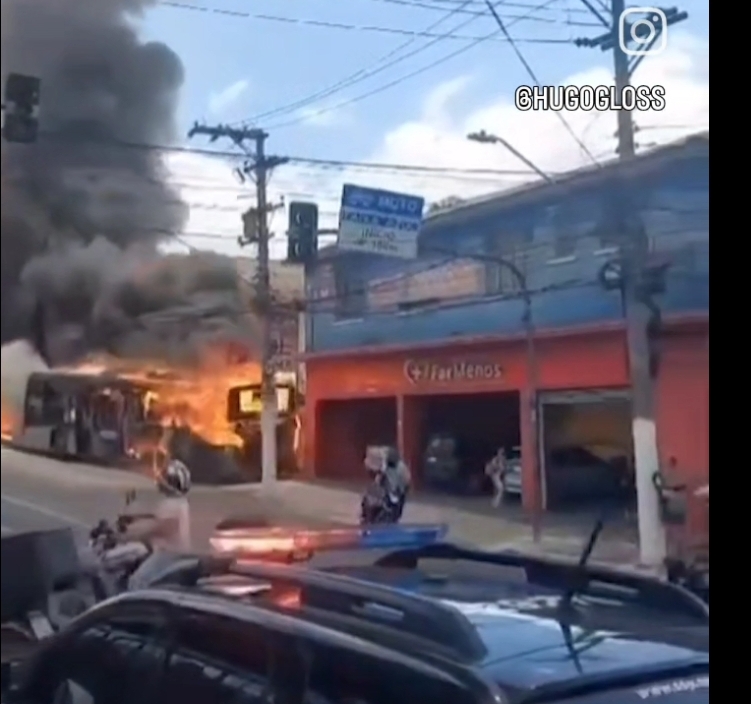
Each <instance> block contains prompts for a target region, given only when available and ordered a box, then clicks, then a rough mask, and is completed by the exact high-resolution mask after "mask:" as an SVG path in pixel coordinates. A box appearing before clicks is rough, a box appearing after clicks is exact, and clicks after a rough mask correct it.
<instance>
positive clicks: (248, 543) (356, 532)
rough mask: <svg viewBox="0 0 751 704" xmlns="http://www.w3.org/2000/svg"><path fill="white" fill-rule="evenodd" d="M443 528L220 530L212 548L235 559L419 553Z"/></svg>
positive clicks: (211, 542) (287, 558)
mask: <svg viewBox="0 0 751 704" xmlns="http://www.w3.org/2000/svg"><path fill="white" fill-rule="evenodd" d="M447 533H448V526H446V525H439V524H435V525H431V524H427V525H397V526H371V527H367V528H332V529H328V530H297V529H294V528H237V529H230V530H219V531H217V532H216V533H214V535H213V536H212V537H211V538H210V540H209V543H210V544H211V547H212V548H213V549H214V550H215V551H216V552H218V553H220V554H222V555H233V556H235V557H237V558H238V559H246V560H247V559H250V560H252V559H258V560H260V559H270V560H273V559H284V560H290V561H294V560H306V559H310V558H311V557H312V556H313V555H314V554H315V553H317V552H322V551H324V550H389V549H398V548H401V549H408V548H413V549H418V548H422V547H427V546H428V545H432V544H433V543H437V542H439V541H440V540H441V539H442V538H444V537H445V535H446V534H447Z"/></svg>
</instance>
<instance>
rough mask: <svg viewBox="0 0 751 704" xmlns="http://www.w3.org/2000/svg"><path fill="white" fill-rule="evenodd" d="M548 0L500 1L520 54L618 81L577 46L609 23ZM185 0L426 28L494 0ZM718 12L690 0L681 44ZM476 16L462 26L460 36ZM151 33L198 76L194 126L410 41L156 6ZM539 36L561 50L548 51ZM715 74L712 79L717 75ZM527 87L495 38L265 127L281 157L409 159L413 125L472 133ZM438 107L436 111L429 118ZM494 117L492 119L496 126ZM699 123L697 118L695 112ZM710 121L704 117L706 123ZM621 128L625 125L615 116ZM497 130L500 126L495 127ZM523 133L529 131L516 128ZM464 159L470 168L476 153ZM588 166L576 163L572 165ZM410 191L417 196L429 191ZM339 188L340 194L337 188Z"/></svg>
mask: <svg viewBox="0 0 751 704" xmlns="http://www.w3.org/2000/svg"><path fill="white" fill-rule="evenodd" d="M542 2H544V0H508V2H507V3H504V4H501V5H500V6H498V11H499V13H500V14H501V16H502V17H503V18H504V19H505V20H506V21H507V23H508V26H509V31H510V32H511V34H512V36H513V37H514V38H515V39H517V40H518V41H519V47H520V48H521V49H522V51H523V52H524V55H525V58H526V59H527V60H528V62H529V63H530V64H531V65H532V67H533V68H534V70H535V71H536V73H537V75H538V76H539V78H540V80H541V81H542V82H543V83H546V84H548V83H549V84H556V83H561V82H565V81H566V79H567V78H569V77H572V76H584V75H590V74H592V73H593V71H594V72H595V73H597V69H598V68H599V69H600V71H599V73H601V74H602V75H603V76H605V77H606V79H607V77H608V76H609V74H610V73H611V69H610V62H611V58H610V56H609V55H607V54H603V53H602V52H600V51H599V50H594V49H583V48H577V47H575V46H574V45H573V44H571V43H569V40H571V39H573V38H576V37H582V36H589V37H592V36H596V35H597V34H599V33H600V29H599V27H597V26H579V25H578V24H575V23H586V24H592V25H595V23H596V21H595V20H594V18H593V17H592V16H591V15H589V14H588V13H587V12H586V9H585V7H584V4H583V3H581V2H580V1H579V0H551V2H550V4H549V5H548V7H547V8H546V9H545V10H538V11H534V12H531V10H532V8H534V7H536V6H538V5H540V4H542ZM177 4H181V3H180V2H177ZM182 4H184V5H187V6H191V5H192V6H193V7H198V8H203V10H206V9H209V10H210V9H214V10H224V11H230V12H237V13H243V12H246V13H251V14H257V15H270V16H275V17H282V18H293V19H299V20H314V21H321V22H332V23H342V24H346V25H354V26H358V27H364V26H373V27H379V28H395V29H404V30H408V31H418V32H419V31H424V30H426V29H427V28H428V27H429V26H430V25H432V24H434V23H436V22H438V21H439V20H441V19H442V18H445V17H447V16H448V13H449V12H450V11H451V10H457V9H462V7H463V9H464V10H465V11H467V10H469V11H470V12H472V11H474V12H477V11H481V12H484V10H485V7H484V5H483V3H482V0H472V2H470V3H469V4H467V5H464V3H463V0H347V1H346V2H343V1H342V0H183V3H182ZM595 4H597V2H595ZM708 4H709V3H708V0H684V2H682V3H681V5H680V7H681V8H682V9H685V10H686V11H688V12H689V19H688V20H687V21H685V22H682V23H681V24H680V25H679V26H678V27H676V28H674V29H673V28H671V33H670V35H669V42H672V40H673V39H674V38H676V37H677V38H678V39H680V38H681V37H683V38H684V39H685V37H686V36H687V35H688V36H689V37H690V38H692V40H694V41H696V40H698V41H699V42H701V41H702V40H703V41H708ZM418 5H419V7H418ZM530 13H531V15H532V18H534V21H533V19H531V18H528V19H525V20H521V21H520V20H518V18H519V17H520V16H524V15H527V14H530ZM470 20H472V21H471V22H470ZM467 22H468V24H467V25H466V26H465V27H463V28H462V29H456V28H457V26H458V25H461V24H463V23H467ZM495 29H496V25H495V23H494V21H493V19H492V18H491V17H490V16H488V15H484V16H481V17H473V16H472V15H471V14H466V13H460V12H455V13H454V15H453V16H451V17H448V18H447V19H445V21H444V22H443V23H442V24H440V25H439V26H438V27H436V28H435V29H434V30H433V32H434V33H438V34H445V33H448V32H455V33H458V34H462V35H463V36H470V37H479V36H483V35H486V34H489V33H491V32H493V31H494V30H495ZM142 36H143V37H144V39H155V40H160V41H163V42H165V43H166V44H168V45H169V46H170V47H171V48H172V49H173V50H174V51H176V52H177V53H178V54H179V55H180V57H181V58H182V61H183V63H184V66H185V70H186V81H185V86H184V89H183V93H182V100H181V105H180V123H181V127H182V128H183V129H184V131H187V129H188V127H189V126H190V124H191V123H192V121H193V120H196V119H198V120H207V121H209V122H216V121H224V122H232V121H237V120H242V119H246V118H249V117H251V116H254V115H257V114H259V113H262V112H265V111H269V110H274V109H276V108H279V107H281V106H285V105H287V104H289V103H292V102H294V101H298V100H300V99H302V98H305V97H306V96H308V95H310V94H313V93H316V92H318V91H320V90H321V89H323V88H326V87H328V86H330V85H331V84H335V83H337V82H338V81H340V80H341V79H344V78H347V77H348V76H350V75H351V74H353V73H355V72H357V71H359V70H361V69H372V68H374V67H375V66H377V62H378V61H379V60H380V59H381V58H382V57H383V56H384V55H386V54H387V53H389V52H391V51H393V50H395V49H396V48H397V47H399V46H400V45H403V44H405V43H406V42H407V41H409V40H410V39H411V38H410V37H409V36H397V35H391V34H387V33H379V32H374V31H367V30H364V29H361V30H345V29H337V28H331V27H320V26H310V25H302V24H296V23H291V22H290V23H285V22H280V21H273V20H264V19H253V18H244V17H241V16H231V15H228V14H219V13H212V12H207V11H198V10H192V9H189V8H187V7H176V6H172V5H170V4H165V3H162V4H159V3H158V4H157V6H156V7H154V8H153V9H152V10H150V11H149V12H148V13H147V15H146V16H145V17H144V18H143V20H142ZM678 39H676V41H678ZM412 40H413V41H412V43H411V44H410V45H409V47H407V48H405V49H404V53H407V52H411V51H414V50H415V49H418V48H420V47H422V46H424V45H426V44H428V43H429V42H431V39H430V38H425V37H423V38H420V37H415V38H412ZM525 40H528V41H525ZM540 40H553V41H554V42H560V43H539V42H540ZM468 44H469V41H459V40H449V39H444V40H439V41H436V42H434V45H433V46H431V47H429V48H427V49H426V50H424V51H421V52H420V53H418V54H416V55H414V56H412V57H410V58H408V59H406V60H404V61H401V62H399V63H397V64H395V65H394V66H392V67H391V68H389V69H388V70H385V71H383V72H381V73H378V74H377V75H373V76H372V77H369V78H367V79H366V80H362V81H360V82H357V83H355V84H354V85H352V86H350V87H348V88H346V89H345V90H342V91H339V92H336V93H334V94H333V95H331V96H330V97H328V98H325V99H323V100H320V101H314V102H311V103H310V104H308V105H305V106H304V108H303V110H306V111H308V112H311V111H313V112H314V111H320V110H326V109H328V108H330V107H331V106H332V105H335V104H337V103H340V102H342V101H345V100H348V99H350V98H352V97H356V96H359V95H360V94H362V93H365V92H367V91H369V90H371V89H374V88H378V87H379V86H381V85H383V84H386V83H389V82H391V81H394V80H396V79H398V78H399V77H401V76H403V75H404V74H407V73H410V72H412V71H414V70H417V69H419V68H421V67H423V66H426V65H428V64H430V63H432V62H434V61H436V60H438V59H441V58H442V57H444V56H446V55H447V54H449V53H451V52H453V51H457V50H459V49H461V48H462V47H464V46H467V45H468ZM691 51H693V49H692V50H691ZM649 61H656V59H650V60H648V61H645V69H644V70H645V71H646V70H647V68H646V64H647V63H648V62H649ZM692 70H694V69H692ZM702 70H703V69H702ZM700 72H701V71H700ZM704 78H705V79H706V82H707V85H708V78H707V77H706V76H705V77H704ZM529 82H530V80H529V77H528V76H527V74H526V73H525V70H524V68H523V66H522V64H521V63H520V61H519V59H518V58H517V57H516V55H515V54H514V52H513V50H512V49H511V48H510V47H509V46H508V44H505V43H502V42H499V41H492V40H488V41H485V42H484V43H480V44H478V45H477V46H474V47H473V48H471V49H469V50H467V51H466V52H464V53H463V54H461V55H459V56H456V57H455V58H453V59H451V60H448V61H445V62H444V63H442V64H441V65H438V66H436V67H434V68H432V69H430V70H427V71H425V72H424V73H422V74H421V75H418V76H415V77H413V78H411V79H409V80H405V81H404V82H402V83H400V84H399V85H396V86H394V87H393V88H391V89H389V90H385V91H383V92H381V93H379V94H378V95H374V96H373V97H371V98H368V99H366V100H362V101H359V102H356V103H354V104H352V105H349V106H347V107H345V108H342V109H341V110H332V111H330V112H327V113H325V114H324V115H319V116H318V118H319V119H317V120H312V119H309V120H301V121H300V122H299V123H298V124H296V125H292V126H280V127H278V128H276V125H277V124H279V123H284V122H288V121H289V120H290V118H292V119H300V118H301V117H302V116H303V113H302V111H301V110H300V109H298V110H293V111H287V112H283V113H280V114H278V115H274V116H271V117H269V118H268V119H267V120H263V121H262V122H261V124H262V125H263V126H264V127H267V128H268V129H269V130H270V131H271V134H272V136H271V140H270V142H269V149H270V150H273V151H274V152H275V153H285V154H294V155H303V156H308V157H316V158H318V157H320V158H327V159H343V160H363V159H371V158H374V157H378V156H387V157H389V158H390V159H391V160H397V161H400V159H398V157H399V156H400V154H399V153H398V152H400V149H395V148H394V145H395V144H396V143H397V142H399V140H400V139H401V140H402V142H403V141H404V135H405V134H406V132H405V130H406V131H408V126H409V125H412V128H413V129H415V130H416V129H417V127H416V126H415V125H417V124H423V125H424V124H426V123H428V124H429V125H432V127H429V128H428V129H429V130H433V131H436V130H438V129H439V128H440V129H443V130H444V131H447V130H448V129H449V127H448V126H447V125H448V123H451V127H452V129H454V131H456V130H460V129H463V128H464V127H465V126H466V124H469V123H467V122H466V119H468V116H470V115H473V114H475V115H480V114H484V113H483V111H485V112H487V111H488V110H491V106H492V105H494V104H495V103H496V102H497V101H498V100H501V99H502V98H504V97H505V100H506V101H508V100H510V98H511V96H513V92H514V90H515V88H516V87H517V86H518V85H520V84H522V83H529ZM668 97H670V96H668ZM431 100H432V101H433V102H432V103H431ZM431 105H432V106H433V107H432V108H431ZM676 107H678V106H674V110H673V117H672V119H673V121H675V115H678V116H679V117H680V111H678V112H676V110H675V108H676ZM687 107H689V106H687ZM430 110H433V112H432V113H431V114H430V115H427V112H430ZM426 111H427V112H426ZM707 114H708V113H707ZM490 115H491V113H488V117H487V119H490V117H489V116H490ZM663 117H664V116H663ZM323 118H325V119H323ZM661 119H663V118H661ZM665 119H666V118H665ZM693 120H694V122H696V121H697V120H696V118H695V117H694V118H693ZM702 121H703V118H702V119H700V120H698V122H702ZM600 122H603V123H605V124H604V125H603V129H605V128H606V133H609V130H610V127H611V125H609V124H608V122H607V120H601V121H600ZM612 122H613V125H614V118H613V121H612ZM707 122H708V117H707ZM522 124H523V123H522ZM695 126H696V127H703V126H704V125H699V124H697V125H695ZM488 127H489V128H490V129H493V126H492V125H488ZM516 129H517V132H518V127H517V128H516ZM530 129H531V128H530ZM579 131H582V130H579ZM423 132H424V130H423ZM399 134H401V135H402V136H401V137H399V138H398V139H397V137H395V136H394V135H397V136H398V135H399ZM439 137H440V139H439ZM433 139H434V141H435V144H436V149H435V151H436V155H435V156H433V155H431V154H426V155H424V156H421V153H415V154H413V155H412V158H410V160H409V161H410V163H415V161H414V159H415V158H425V159H430V160H431V161H435V159H439V157H440V152H441V146H440V143H441V140H442V139H443V137H442V136H441V135H439V136H435V135H434V137H433ZM519 139H520V140H522V141H524V139H525V135H524V134H519ZM657 141H660V138H658V139H657ZM389 145H391V146H389ZM454 146H455V149H454V151H456V148H457V147H456V145H454ZM461 149H462V150H463V147H462V148H461ZM395 151H396V152H397V153H395ZM403 151H404V149H401V152H403ZM467 153H469V152H467ZM478 153H479V152H478ZM406 157H407V155H405V156H404V159H405V160H406ZM445 158H446V159H448V158H449V157H448V156H446V157H445ZM467 158H469V157H467ZM483 158H484V157H483ZM498 158H500V157H498ZM439 160H440V159H439ZM462 161H463V163H462V165H465V164H464V161H465V159H464V156H462ZM444 162H445V159H444ZM442 163H443V162H442ZM483 165H485V164H483ZM566 165H568V163H566ZM576 165H578V164H574V163H572V164H571V166H572V167H573V166H576ZM308 186H309V182H308ZM407 187H408V188H410V189H411V190H415V188H416V187H417V186H416V185H415V186H411V185H407ZM331 188H332V189H333V190H334V191H335V190H336V188H337V186H336V185H335V186H332V187H331ZM451 190H452V189H451V188H449V191H451ZM453 190H456V189H453ZM447 192H448V191H447ZM329 195H331V194H329ZM438 195H442V193H439V194H438Z"/></svg>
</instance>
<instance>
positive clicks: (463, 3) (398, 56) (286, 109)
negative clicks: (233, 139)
mask: <svg viewBox="0 0 751 704" xmlns="http://www.w3.org/2000/svg"><path fill="white" fill-rule="evenodd" d="M471 2H472V0H460V3H458V4H457V7H455V8H453V9H451V10H449V12H448V13H447V14H446V15H444V16H443V17H441V18H440V19H439V20H438V21H436V22H434V23H433V24H431V25H429V26H428V27H427V28H426V30H425V31H426V32H431V31H432V30H433V29H435V28H437V27H438V26H439V25H441V24H443V23H444V22H446V21H447V20H449V19H451V17H453V16H454V15H456V14H458V13H459V12H460V11H461V10H462V9H463V8H465V7H467V6H468V5H469V4H470V3H471ZM554 2H558V0H550V2H546V3H544V4H542V5H538V6H534V7H532V6H530V7H532V10H531V12H529V13H527V15H525V18H526V17H527V16H531V15H532V14H534V12H536V11H538V10H544V9H545V8H546V7H547V6H548V5H551V4H553V3H554ZM497 4H498V5H501V4H503V5H504V6H505V5H506V4H507V3H506V2H504V1H503V0H501V2H499V3H497ZM484 14H486V13H483V15H484ZM477 19H478V17H477V16H471V17H470V18H469V19H467V20H464V21H463V22H461V23H459V24H458V25H456V26H455V27H454V28H453V29H452V30H450V32H449V34H450V33H453V32H457V31H459V30H461V29H464V28H465V27H467V26H469V25H470V24H472V23H473V22H475V21H476V20H477ZM517 21H520V20H513V22H514V23H516V22H517ZM497 34H498V33H494V35H488V36H495V35H497ZM416 41H417V37H412V38H411V39H409V40H408V41H406V42H405V43H404V44H400V45H399V46H398V47H396V48H395V49H393V50H391V51H389V52H388V53H386V54H384V55H383V56H382V57H380V58H379V59H378V60H376V61H375V62H374V63H373V64H371V65H370V66H369V67H365V68H363V69H359V70H358V71H355V72H354V73H352V74H350V75H349V76H346V77H345V78H343V79H341V80H339V81H337V82H335V83H333V84H332V85H330V86H328V87H326V88H323V89H321V90H319V91H317V92H315V93H313V94H311V95H308V96H306V97H304V98H301V99H299V100H296V101H294V102H292V103H287V104H286V105H282V106H280V107H278V108H275V109H272V110H267V111H266V112H262V113H258V114H257V115H254V116H253V117H251V118H249V119H247V120H245V121H243V122H245V123H250V124H257V123H258V122H259V121H260V120H266V119H268V118H269V117H276V116H281V115H287V114H289V113H291V112H294V111H296V110H300V109H302V108H304V107H306V106H307V105H310V104H311V103H315V102H320V101H321V100H324V99H325V98H328V97H331V96H332V95H335V94H336V93H340V92H341V91H342V90H344V89H346V88H349V87H351V86H353V85H356V84H358V83H362V82H363V81H365V80H367V79H369V78H372V77H373V76H377V75H378V74H380V73H383V72H384V71H386V70H388V69H390V68H392V67H393V66H396V65H397V64H400V63H402V62H404V61H406V60H407V59H410V58H412V57H414V56H417V55H418V54H422V53H423V52H425V51H427V50H428V49H430V48H431V47H433V46H435V45H436V44H438V43H439V42H441V41H442V39H441V37H440V36H438V37H436V38H434V39H432V40H431V41H429V42H427V43H425V44H422V45H421V46H418V47H416V48H415V49H413V50H412V51H409V52H407V53H406V54H403V53H402V51H403V50H404V49H407V48H409V47H410V46H411V45H412V44H414V43H415V42H416ZM481 41H485V39H484V38H483V39H481ZM476 43H478V44H479V43H480V42H476ZM475 45H476V44H472V45H471V46H470V47H467V49H471V48H472V46H475ZM461 53H463V51H460V52H457V54H453V55H451V56H450V57H449V58H453V56H455V55H458V54H461ZM384 62H385V63H384ZM440 63H443V61H439V62H438V63H437V64H435V65H439V64H440ZM431 68H432V66H431ZM424 70H427V69H421V70H419V71H418V72H417V73H415V74H408V75H407V76H406V77H405V78H404V80H406V79H408V78H411V77H412V76H413V75H417V74H419V73H422V72H423V71H424ZM400 82H401V80H398V81H397V82H396V83H393V84H389V86H388V87H391V86H392V85H396V84H398V83H400ZM378 92H381V91H380V90H378ZM361 99H364V98H357V99H356V100H355V101H354V102H359V100H361ZM346 104H349V103H346ZM336 109H338V106H333V107H332V108H330V109H327V110H325V111H323V112H321V111H320V110H319V111H317V112H313V113H311V114H310V115H306V116H303V117H300V118H298V119H297V121H296V122H294V123H292V124H297V122H304V121H305V120H307V119H310V118H311V117H317V116H318V115H319V114H325V113H327V112H330V111H331V110H336ZM285 124H286V123H285Z"/></svg>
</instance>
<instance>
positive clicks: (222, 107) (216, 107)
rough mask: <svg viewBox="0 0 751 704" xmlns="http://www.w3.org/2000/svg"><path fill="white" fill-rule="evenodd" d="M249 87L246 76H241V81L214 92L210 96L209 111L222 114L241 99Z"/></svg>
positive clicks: (213, 113)
mask: <svg viewBox="0 0 751 704" xmlns="http://www.w3.org/2000/svg"><path fill="white" fill-rule="evenodd" d="M249 87H250V83H249V81H248V80H247V79H245V78H241V79H240V80H239V81H235V82H234V83H231V84H230V85H228V86H227V87H226V88H223V89H222V90H220V91H217V92H215V93H212V94H211V95H210V96H209V111H210V112H211V114H212V115H221V114H222V113H224V112H226V111H227V110H228V109H229V108H231V107H232V106H233V105H234V104H235V103H236V102H237V101H238V100H240V98H242V97H243V95H245V93H246V92H247V90H248V88H249Z"/></svg>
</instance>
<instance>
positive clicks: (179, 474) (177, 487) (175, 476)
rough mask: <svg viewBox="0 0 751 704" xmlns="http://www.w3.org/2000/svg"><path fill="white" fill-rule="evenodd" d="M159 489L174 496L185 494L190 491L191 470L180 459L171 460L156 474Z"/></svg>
mask: <svg viewBox="0 0 751 704" xmlns="http://www.w3.org/2000/svg"><path fill="white" fill-rule="evenodd" d="M156 483H157V486H158V487H159V490H160V491H161V492H163V493H165V494H170V495H173V496H184V495H185V494H187V493H188V492H189V491H190V470H189V469H188V467H187V466H186V465H185V464H184V463H183V462H180V460H170V461H169V462H168V463H167V466H166V467H165V468H164V469H163V470H161V471H160V472H159V473H158V474H157V476H156Z"/></svg>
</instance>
